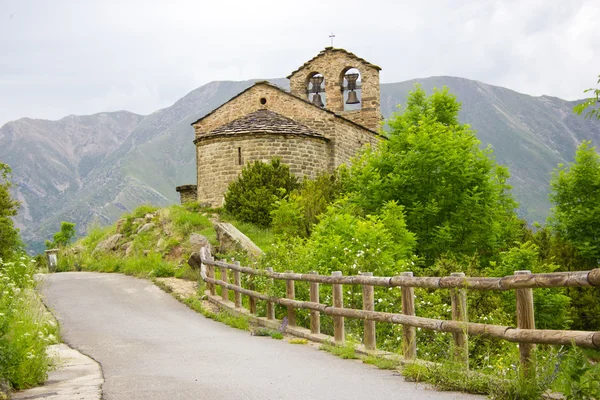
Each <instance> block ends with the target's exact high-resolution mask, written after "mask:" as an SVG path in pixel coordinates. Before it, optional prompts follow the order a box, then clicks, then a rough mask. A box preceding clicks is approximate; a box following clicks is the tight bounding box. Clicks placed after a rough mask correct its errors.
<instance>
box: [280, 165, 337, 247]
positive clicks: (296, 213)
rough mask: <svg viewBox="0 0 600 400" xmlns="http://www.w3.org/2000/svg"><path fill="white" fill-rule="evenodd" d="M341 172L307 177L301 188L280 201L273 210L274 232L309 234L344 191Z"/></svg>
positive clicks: (305, 235) (297, 234)
mask: <svg viewBox="0 0 600 400" xmlns="http://www.w3.org/2000/svg"><path fill="white" fill-rule="evenodd" d="M342 191H343V189H342V182H341V179H340V177H339V176H338V174H321V175H319V176H318V177H317V178H316V179H314V180H310V179H305V180H304V181H303V182H302V185H301V187H300V189H299V190H297V191H295V192H294V193H291V194H290V195H289V196H288V197H286V198H284V199H282V200H279V201H278V202H277V204H276V208H275V209H274V210H273V211H272V212H271V216H272V217H273V230H274V231H275V233H279V234H284V235H292V236H300V237H308V236H310V234H311V232H312V228H313V226H314V225H315V224H316V223H317V222H318V217H319V216H320V215H321V214H323V213H324V212H325V211H327V207H328V206H329V205H331V204H332V203H333V202H334V201H335V200H336V199H337V198H338V197H339V196H340V194H341V193H342Z"/></svg>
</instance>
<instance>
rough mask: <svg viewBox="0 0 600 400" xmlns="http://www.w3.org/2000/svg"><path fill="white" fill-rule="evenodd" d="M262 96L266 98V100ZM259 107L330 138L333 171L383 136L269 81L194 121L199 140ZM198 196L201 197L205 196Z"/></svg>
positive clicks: (328, 168)
mask: <svg viewBox="0 0 600 400" xmlns="http://www.w3.org/2000/svg"><path fill="white" fill-rule="evenodd" d="M261 99H264V104H263V102H261ZM259 109H268V110H271V111H274V112H276V113H279V114H281V115H283V116H286V117H288V118H291V119H293V120H294V121H296V122H298V123H301V124H303V125H306V126H308V127H309V128H311V129H312V130H313V131H315V132H317V133H319V134H321V135H323V136H324V137H326V138H328V139H329V140H330V150H329V158H328V165H327V170H330V171H331V170H333V169H334V168H337V167H338V166H339V165H341V164H343V163H348V162H349V161H350V158H351V157H352V156H354V155H356V153H357V152H358V151H359V149H360V148H361V146H363V145H365V144H367V143H369V144H371V145H373V146H377V143H379V141H380V140H381V139H382V137H381V136H379V135H377V134H375V133H374V132H372V131H369V130H367V129H365V128H363V127H361V126H360V125H357V124H356V123H353V122H351V121H348V120H344V119H343V118H339V117H337V116H336V115H335V114H334V113H332V112H329V111H327V110H323V109H319V108H317V107H315V106H314V105H312V104H310V103H308V102H306V101H303V100H300V99H298V98H297V97H296V96H293V95H291V94H289V93H286V92H284V91H282V90H280V89H278V88H276V87H273V86H272V85H270V84H269V83H258V84H256V85H255V86H253V87H251V88H250V89H248V90H247V91H245V92H244V93H242V94H241V95H239V96H238V97H235V98H234V99H232V100H230V101H229V102H227V103H225V104H224V105H223V106H221V107H220V108H218V109H217V110H215V111H214V112H212V113H210V114H208V115H207V116H206V117H204V118H203V119H201V120H200V121H199V122H197V123H196V124H194V129H195V132H196V140H198V138H201V137H202V136H203V135H205V134H207V133H208V132H210V131H212V130H213V129H215V128H217V127H219V126H222V125H225V124H227V123H229V122H231V121H233V120H236V119H238V118H241V117H243V116H245V115H247V114H250V113H251V112H254V111H256V110H259ZM273 155H274V156H275V155H276V154H275V153H273ZM199 199H200V200H202V197H199Z"/></svg>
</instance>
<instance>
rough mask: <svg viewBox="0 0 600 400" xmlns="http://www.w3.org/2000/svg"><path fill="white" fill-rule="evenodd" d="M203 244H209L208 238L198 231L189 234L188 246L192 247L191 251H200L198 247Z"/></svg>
mask: <svg viewBox="0 0 600 400" xmlns="http://www.w3.org/2000/svg"><path fill="white" fill-rule="evenodd" d="M204 246H209V247H210V243H209V242H208V238H207V237H206V236H204V235H201V234H199V233H192V234H191V235H190V247H191V248H192V252H195V251H200V249H201V248H202V247H204Z"/></svg>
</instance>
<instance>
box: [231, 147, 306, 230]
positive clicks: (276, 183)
mask: <svg viewBox="0 0 600 400" xmlns="http://www.w3.org/2000/svg"><path fill="white" fill-rule="evenodd" d="M298 186H299V184H298V178H296V177H295V176H294V175H293V174H292V173H291V172H290V168H289V167H288V166H287V165H285V164H282V163H281V160H280V159H278V158H274V159H273V160H271V162H270V163H264V162H261V161H255V162H254V163H251V164H248V165H246V166H245V167H244V168H243V169H242V173H241V174H240V176H239V177H238V179H236V180H234V181H232V182H231V183H230V184H229V188H228V189H227V193H225V205H224V208H225V211H227V212H228V213H230V214H231V215H232V216H233V217H234V218H236V219H239V220H240V221H244V222H251V223H254V224H257V225H259V226H263V227H267V226H270V225H271V221H272V217H271V211H272V210H273V209H274V208H275V203H276V201H278V200H280V199H282V198H283V197H284V196H285V195H286V194H288V193H290V192H292V191H293V190H294V189H297V188H298Z"/></svg>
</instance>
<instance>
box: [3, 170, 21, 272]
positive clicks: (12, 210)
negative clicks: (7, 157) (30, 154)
mask: <svg viewBox="0 0 600 400" xmlns="http://www.w3.org/2000/svg"><path fill="white" fill-rule="evenodd" d="M10 173H11V170H10V167H9V166H8V165H6V164H3V163H1V162H0V258H2V259H5V260H6V259H7V258H9V257H10V256H11V255H13V254H14V252H15V251H16V250H17V249H18V248H19V247H20V243H21V242H20V239H19V231H18V230H17V229H16V228H15V226H14V224H13V221H12V219H11V217H13V216H15V215H17V210H18V207H19V203H18V202H17V201H15V200H13V198H12V197H11V195H10V191H9V189H10V188H11V186H12V184H11V182H10Z"/></svg>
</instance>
